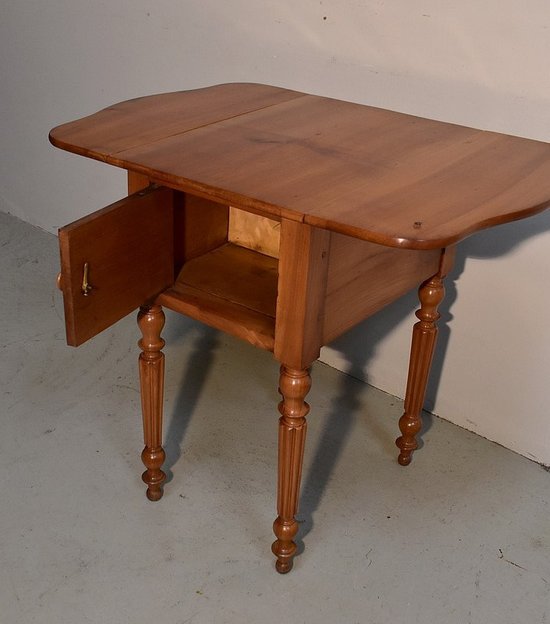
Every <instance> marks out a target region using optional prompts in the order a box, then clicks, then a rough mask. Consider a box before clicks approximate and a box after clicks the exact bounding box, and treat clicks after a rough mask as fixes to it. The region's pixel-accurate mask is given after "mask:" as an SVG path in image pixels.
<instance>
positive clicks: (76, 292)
mask: <svg viewBox="0 0 550 624" xmlns="http://www.w3.org/2000/svg"><path fill="white" fill-rule="evenodd" d="M172 214H173V213H172V191H170V190H169V189H164V188H157V189H153V188H151V189H147V190H144V191H140V192H138V193H136V194H134V195H131V196H130V197H127V198H126V199H123V200H121V201H119V202H116V203H115V204H112V205H111V206H107V207H106V208H103V209H102V210H99V211H97V212H94V213H93V214H91V215H88V216H87V217H84V218H82V219H79V220H78V221H75V222H74V223H71V224H70V225H67V226H65V227H63V228H61V229H60V230H59V245H60V250H61V284H62V289H63V302H64V307H65V325H66V329H67V342H68V344H70V345H72V346H78V345H80V344H82V343H83V342H85V341H86V340H88V339H89V338H91V337H93V336H95V335H96V334H98V333H99V332H100V331H102V330H104V329H106V328H107V327H109V326H110V325H112V324H113V323H115V322H116V321H118V320H120V319H121V318H123V317H124V316H126V315H127V314H129V313H130V312H132V311H134V310H135V309H137V308H138V307H139V306H140V305H141V304H142V303H143V302H144V301H147V300H148V299H150V298H151V297H154V296H155V295H157V294H158V293H159V292H161V291H162V290H164V289H165V288H167V287H168V286H170V285H171V284H172V283H173V281H174V270H173V251H172V236H173V234H172V218H173V217H172ZM86 264H87V265H88V273H89V275H88V279H89V283H90V286H91V290H90V292H89V293H88V294H87V295H84V293H83V292H82V280H83V271H84V266H85V265H86Z"/></svg>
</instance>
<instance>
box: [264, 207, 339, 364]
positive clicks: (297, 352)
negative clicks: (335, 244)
mask: <svg viewBox="0 0 550 624" xmlns="http://www.w3.org/2000/svg"><path fill="white" fill-rule="evenodd" d="M329 245H330V232H327V231H326V230H320V229H317V228H312V227H310V226H309V225H306V224H304V223H296V222H295V221H288V220H286V219H283V221H282V222H281V249H280V259H279V283H278V294H277V313H276V316H275V351H274V354H275V357H276V358H277V360H278V361H279V362H281V363H282V364H285V365H286V366H289V367H291V368H294V369H297V370H300V369H304V368H306V367H307V366H309V365H310V364H311V362H313V361H314V360H316V359H317V358H318V357H319V352H320V349H321V346H322V344H323V309H324V302H325V292H326V285H327V272H328V264H329V257H328V251H329Z"/></svg>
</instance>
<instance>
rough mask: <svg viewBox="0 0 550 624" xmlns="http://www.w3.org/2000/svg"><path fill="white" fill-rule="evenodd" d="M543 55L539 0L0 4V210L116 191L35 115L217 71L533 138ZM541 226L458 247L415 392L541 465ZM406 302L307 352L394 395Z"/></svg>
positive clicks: (113, 176) (53, 211)
mask: <svg viewBox="0 0 550 624" xmlns="http://www.w3.org/2000/svg"><path fill="white" fill-rule="evenodd" d="M6 5H7V6H6ZM549 58H550V5H549V4H548V0H526V1H524V2H522V3H517V2H516V1H515V0H499V1H498V2H497V0H487V1H485V2H479V0H462V2H457V1H456V0H424V1H423V2H416V1H414V0H395V1H394V2H390V1H382V0H379V1H374V0H363V1H361V0H331V1H329V0H315V1H313V0H277V1H270V2H259V1H257V0H256V1H254V0H224V1H222V0H187V1H184V0H180V1H179V2H176V1H175V0H173V1H169V0H157V2H154V3H152V2H146V1H145V0H109V1H107V0H95V1H92V2H90V0H48V1H47V2H44V0H7V1H6V0H5V2H4V3H3V6H2V8H1V9H0V72H1V73H0V94H1V95H0V120H1V121H0V146H1V150H2V152H1V156H0V209H1V210H4V211H6V212H10V213H12V214H14V215H17V216H19V217H21V218H22V219H25V220H27V221H29V222H30V223H33V224H36V225H39V226H41V227H43V228H45V229H47V230H50V231H55V229H56V228H57V227H58V226H60V225H62V224H64V223H66V222H68V221H71V220H73V219H74V218H76V217H78V216H80V215H82V214H85V213H87V212H91V211H92V210H95V209H97V208H98V207H100V206H102V205H104V204H106V203H108V202H110V201H112V200H114V199H117V198H119V197H120V196H121V195H122V194H123V193H124V188H125V186H124V185H125V181H124V176H123V175H122V173H121V172H120V171H118V170H116V169H113V168H110V167H108V166H106V165H102V164H99V163H95V162H92V161H89V160H86V159H83V158H78V157H76V156H73V155H69V154H65V153H63V152H61V151H58V150H54V149H53V148H51V147H50V146H49V144H48V142H47V132H48V130H49V128H50V127H52V126H54V125H56V124H58V123H61V122H64V121H68V120H70V119H73V118H76V117H81V116H83V115H85V114H88V113H91V112H93V111H95V110H97V109H99V108H102V107H104V106H107V105H109V104H111V103H113V102H116V101H119V100H123V99H128V98H131V97H135V96H139V95H144V94H148V93H155V92H162V91H172V90H179V89H188V88H194V87H198V86H204V85H208V84H214V83H219V82H230V81H252V82H266V83H271V84H275V85H280V86H285V87H290V88H295V89H298V90H301V91H309V92H311V93H318V94H323V95H329V96H333V97H337V98H341V99H348V100H353V101H357V102H363V103H368V104H373V105H376V106H382V107H387V108H391V109H394V110H400V111H404V112H409V113H414V114H417V115H422V116H426V117H432V118H436V119H444V120H447V121H453V122H457V123H463V124H467V125H471V126H475V127H479V128H485V129H491V130H497V131H502V132H507V133H510V134H517V135H521V136H527V137H532V138H536V139H539V140H543V141H550V71H549V63H548V59H549ZM549 230H550V212H549V213H548V214H543V215H539V216H538V217H534V218H533V219H530V220H527V221H522V222H521V223H518V224H511V225H507V226H503V227H501V228H497V229H495V230H492V231H490V232H486V233H482V234H478V235H476V236H474V237H472V238H471V239H469V240H468V241H466V243H464V244H463V245H462V247H461V250H460V252H459V258H458V263H457V265H458V266H457V270H456V271H455V273H454V274H453V277H454V278H455V280H456V287H457V288H456V291H455V290H454V289H453V287H452V285H451V288H450V295H449V298H448V302H450V303H452V307H451V310H450V312H449V309H448V306H447V307H445V306H444V310H443V311H444V315H445V316H449V314H452V316H453V318H452V320H451V322H450V323H449V328H450V335H448V334H447V333H445V332H444V333H443V336H442V338H443V340H442V341H441V342H440V350H439V352H438V356H437V358H436V362H435V366H434V373H435V374H434V380H433V381H432V383H431V386H430V397H429V404H430V405H431V406H432V408H433V409H434V411H435V412H436V413H438V414H440V415H441V416H442V417H444V418H446V419H448V420H451V421H453V422H456V423H457V424H460V425H462V426H465V427H467V428H469V429H471V430H473V431H476V432H478V433H480V434H481V435H484V436H486V437H488V438H490V439H492V440H496V441H498V442H499V443H501V444H503V445H505V446H507V447H509V448H512V449H514V450H516V451H518V452H520V453H523V454H525V455H527V456H528V457H531V458H534V459H536V460H538V461H541V462H544V463H546V464H550V418H549V417H548V416H547V413H548V407H547V405H548V399H549V398H550V392H549V390H548V387H549V385H550V384H549V381H548V378H549V373H550V331H549V330H548V323H547V314H546V310H547V309H549V308H550V289H548V288H546V287H545V286H546V284H547V283H548V280H547V279H546V278H547V274H548V272H547V269H546V267H547V265H548V261H549V259H550V247H549V245H548V243H549V242H550V232H549ZM52 279H53V276H52ZM415 306H416V303H415V297H414V296H410V297H406V298H405V299H404V300H402V301H400V302H398V303H397V304H394V305H392V306H391V307H390V308H389V309H388V310H387V311H386V313H385V314H379V315H377V316H376V317H374V318H373V319H372V321H371V322H367V323H364V324H363V325H361V326H360V327H358V328H357V329H355V330H354V331H353V332H352V333H351V334H350V335H348V336H346V337H344V338H343V339H341V340H340V341H338V342H337V343H336V344H335V345H334V346H333V348H331V349H326V350H325V351H324V354H323V357H324V359H325V360H326V361H327V362H330V363H333V364H337V365H338V366H339V367H341V368H343V369H344V370H350V371H351V372H353V374H355V375H358V376H366V375H367V371H368V379H369V381H370V382H371V383H373V384H374V385H376V386H378V387H380V388H383V389H384V390H387V391H388V392H390V393H393V394H398V395H400V396H402V394H403V387H404V380H405V375H406V361H407V357H408V348H409V336H410V326H411V324H412V322H413V321H414V317H413V316H412V311H413V310H414V308H415ZM444 352H446V359H445V364H444V366H442V365H441V362H442V359H443V358H442V355H443V354H444ZM435 396H436V400H435V405H434V397H435Z"/></svg>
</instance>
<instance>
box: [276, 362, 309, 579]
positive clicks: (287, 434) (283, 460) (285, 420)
mask: <svg viewBox="0 0 550 624" xmlns="http://www.w3.org/2000/svg"><path fill="white" fill-rule="evenodd" d="M310 388H311V377H310V375H309V370H308V369H303V370H297V369H293V368H288V367H286V366H284V365H283V366H281V377H280V380H279V392H280V393H281V395H282V397H283V400H282V401H281V402H280V403H279V412H280V413H281V418H280V419H279V478H278V486H277V513H278V516H277V519H276V520H275V522H274V523H273V532H274V533H275V536H276V537H277V539H276V540H275V542H273V545H272V547H271V550H272V551H273V554H274V555H275V556H276V557H277V562H276V564H275V565H276V568H277V571H278V572H280V573H281V574H285V573H286V572H289V571H290V570H291V569H292V560H293V557H294V555H295V553H296V544H295V543H294V541H293V538H294V537H295V535H296V533H297V532H298V522H297V521H296V518H295V517H294V516H295V515H296V513H297V511H298V498H299V494H300V478H301V475H302V461H303V457H304V445H305V440H306V429H307V422H306V415H307V414H308V412H309V405H308V404H307V403H306V402H305V400H304V399H305V396H306V394H307V393H308V392H309V389H310Z"/></svg>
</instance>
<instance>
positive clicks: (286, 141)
mask: <svg viewBox="0 0 550 624" xmlns="http://www.w3.org/2000/svg"><path fill="white" fill-rule="evenodd" d="M50 140H51V142H52V143H53V144H54V145H55V146H57V147H60V148H62V149H65V150H68V151H71V152H75V153H77V154H81V155H83V156H87V157H89V158H95V159H97V160H101V161H104V162H107V163H109V164H111V165H116V166H118V167H121V168H123V169H126V170H127V171H128V173H129V196H128V197H126V198H124V199H122V200H121V201H119V202H117V203H115V204H113V205H111V206H108V207H107V208H104V209H102V210H100V211H98V212H96V213H94V214H91V215H89V216H87V217H84V218H83V219H80V220H78V221H76V222H75V223H72V224H70V225H68V226H66V227H64V228H61V230H60V231H59V239H60V247H61V273H60V275H59V279H58V281H59V285H60V288H61V289H62V291H63V297H64V306H65V319H66V327H67V340H68V343H69V344H71V345H74V346H77V345H79V344H81V343H83V342H84V341H86V340H88V339H89V338H91V337H93V336H95V335H96V334H97V333H99V332H100V331H102V330H103V329H105V328H107V327H109V326H110V325H112V324H113V323H114V322H116V321H117V320H119V319H120V318H122V317H123V316H125V315H126V314H128V313H129V312H131V311H132V310H134V309H136V308H138V307H139V309H140V310H139V314H138V324H139V327H140V329H141V332H142V336H143V337H142V339H141V340H140V342H139V346H140V348H141V354H140V356H139V370H140V380H141V398H142V411H143V424H144V438H145V448H144V450H143V452H142V459H143V463H144V464H145V466H146V471H145V472H144V474H143V480H144V481H145V483H146V484H147V496H148V498H149V499H150V500H155V501H156V500H159V499H160V498H161V496H162V492H163V483H164V480H165V474H164V472H163V471H162V469H161V467H162V464H163V461H164V459H165V454H164V450H163V448H162V401H163V373H164V356H163V354H162V351H161V350H162V348H163V345H164V341H163V340H162V338H161V330H162V328H163V325H164V314H163V311H162V306H165V307H167V308H170V309H172V310H175V311H177V312H181V313H182V314H186V315H188V316H190V317H192V318H195V319H198V320H200V321H203V322H204V323H206V324H208V325H211V326H213V327H216V328H218V329H221V330H223V331H226V332H228V333H230V334H233V335H235V336H238V337H240V338H243V339H244V340H247V341H248V342H250V343H251V344H253V345H256V346H257V347H261V348H263V349H267V350H268V351H272V352H273V354H274V356H275V358H276V359H277V360H278V361H279V362H280V363H281V375H280V379H279V391H280V393H281V395H282V401H281V403H280V404H279V411H280V413H281V418H280V420H279V469H278V472H279V474H278V497H277V510H278V517H277V518H276V520H275V522H274V532H275V536H276V538H277V539H276V541H275V542H274V544H273V546H272V550H273V553H274V554H275V556H276V557H277V563H276V567H277V570H278V571H279V572H282V573H284V572H288V571H289V570H290V569H291V567H292V561H293V557H294V554H295V551H296V545H295V543H294V541H293V540H294V537H295V535H296V533H297V530H298V524H297V522H296V519H295V514H296V511H297V505H298V497H299V487H300V474H301V470H302V458H303V451H304V442H305V434H306V415H307V413H308V411H309V406H308V404H307V403H306V402H305V397H306V394H307V393H308V390H309V388H310V386H311V378H310V375H309V368H310V365H311V363H312V362H313V361H314V360H315V359H317V358H318V356H319V351H320V348H321V346H322V345H324V344H326V343H328V342H330V341H331V340H333V339H334V338H336V337H337V336H339V335H341V334H342V333H343V332H345V331H346V330H348V329H349V328H350V327H352V326H353V325H355V324H356V323H358V322H359V321H362V320H363V319H364V318H366V317H368V316H369V315H371V314H373V313H374V312H376V311H377V310H379V309H380V308H382V307H384V306H385V305H387V304H388V303H390V302H391V301H393V300H395V299H396V298H398V297H400V296H401V295H403V294H404V293H405V292H407V291H409V290H410V289H411V288H414V287H416V286H418V285H420V288H419V298H420V309H419V310H418V311H417V313H416V315H417V317H418V319H419V321H418V322H417V323H416V325H415V326H414V329H413V338H412V347H411V358H410V366H409V375H408V381H407V389H406V398H405V413H404V414H403V416H402V417H401V419H400V421H399V427H400V430H401V436H400V437H399V438H398V439H397V441H396V444H397V446H398V447H399V449H400V453H399V463H400V464H402V465H407V464H409V463H410V461H411V455H412V453H413V451H414V450H415V449H416V448H417V441H416V436H417V434H418V432H419V431H420V428H421V409H422V404H423V401H424V395H425V389H426V383H427V379H428V374H429V369H430V364H431V360H432V354H433V350H434V345H435V339H436V334H437V328H436V321H437V319H438V317H439V314H438V311H437V310H438V305H439V304H440V303H441V301H442V299H443V296H444V287H443V279H444V277H445V275H446V274H447V273H448V271H449V270H450V268H451V265H452V259H453V250H454V245H455V244H456V243H457V242H459V241H460V240H461V239H463V238H465V237H466V236H468V235H469V234H472V233H473V232H476V231H478V230H481V229H483V228H487V227H490V226H494V225H498V224H500V223H506V222H508V221H512V220H514V219H520V218H523V217H527V216H529V215H532V214H535V213H537V212H540V211H542V210H544V209H545V208H546V207H548V205H549V204H550V145H547V144H545V143H540V142H537V141H531V140H526V139H522V138H517V137H511V136H506V135H502V134H496V133H493V132H484V131H481V130H475V129H472V128H465V127H462V126H457V125H452V124H447V123H441V122H438V121H431V120H427V119H421V118H419V117H412V116H409V115H404V114H400V113H395V112H391V111H387V110H383V109H378V108H372V107H369V106H361V105H358V104H351V103H348V102H341V101H338V100H334V99H329V98H323V97H317V96H313V95H307V94H304V93H298V92H296V91H289V90H287V89H281V88H277V87H272V86H267V85H259V84H226V85H218V86H214V87H209V88H205V89H198V90H194V91H187V92H179V93H168V94H164V95H154V96H150V97H144V98H140V99H136V100H130V101H128V102H122V103H120V104H116V105H114V106H111V107H109V108H107V109H105V110H102V111H100V112H98V113H96V114H94V115H91V116H89V117H86V118H84V119H80V120H78V121H74V122H71V123H68V124H65V125H62V126H59V127H57V128H55V129H54V130H52V131H51V133H50ZM251 379H253V377H251Z"/></svg>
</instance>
